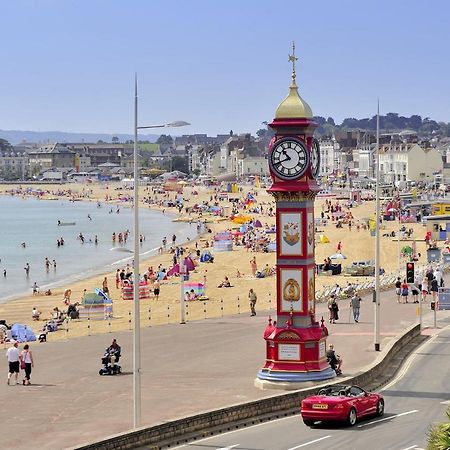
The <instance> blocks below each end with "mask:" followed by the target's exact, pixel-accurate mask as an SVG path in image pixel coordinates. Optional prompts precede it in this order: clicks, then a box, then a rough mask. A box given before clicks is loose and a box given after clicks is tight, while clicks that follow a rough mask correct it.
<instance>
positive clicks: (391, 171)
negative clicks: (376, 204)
mask: <svg viewBox="0 0 450 450" xmlns="http://www.w3.org/2000/svg"><path fill="white" fill-rule="evenodd" d="M442 170H443V160H442V156H441V154H440V153H439V152H438V151H437V150H436V149H434V148H426V149H424V148H422V147H421V146H420V145H419V144H386V145H382V146H381V147H380V177H381V179H382V180H383V181H384V182H386V183H396V184H397V185H398V184H399V182H407V181H416V182H418V181H422V182H432V181H433V179H434V175H435V174H436V173H438V172H441V173H442Z"/></svg>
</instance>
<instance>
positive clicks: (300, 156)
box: [269, 139, 309, 180]
mask: <svg viewBox="0 0 450 450" xmlns="http://www.w3.org/2000/svg"><path fill="white" fill-rule="evenodd" d="M269 164H270V168H271V170H272V172H273V173H274V175H275V176H277V177H279V178H281V179H283V180H295V179H297V178H300V177H301V176H302V175H303V174H304V173H305V171H306V169H307V167H308V164H309V153H308V150H307V149H306V147H305V144H303V142H300V141H297V140H294V139H281V140H279V141H278V142H277V143H276V144H275V146H274V148H273V150H272V153H271V154H270V158H269Z"/></svg>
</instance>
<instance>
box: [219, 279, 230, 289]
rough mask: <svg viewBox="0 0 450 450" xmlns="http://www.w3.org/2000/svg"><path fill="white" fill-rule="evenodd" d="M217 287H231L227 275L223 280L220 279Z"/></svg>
mask: <svg viewBox="0 0 450 450" xmlns="http://www.w3.org/2000/svg"><path fill="white" fill-rule="evenodd" d="M217 287H220V288H221V287H231V283H230V280H229V279H228V277H225V278H224V280H223V281H222V283H220V284H219V286H217Z"/></svg>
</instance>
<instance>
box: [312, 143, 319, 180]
mask: <svg viewBox="0 0 450 450" xmlns="http://www.w3.org/2000/svg"><path fill="white" fill-rule="evenodd" d="M319 170H320V145H319V141H318V140H317V139H314V141H313V145H312V149H311V173H312V175H313V177H314V178H317V175H319Z"/></svg>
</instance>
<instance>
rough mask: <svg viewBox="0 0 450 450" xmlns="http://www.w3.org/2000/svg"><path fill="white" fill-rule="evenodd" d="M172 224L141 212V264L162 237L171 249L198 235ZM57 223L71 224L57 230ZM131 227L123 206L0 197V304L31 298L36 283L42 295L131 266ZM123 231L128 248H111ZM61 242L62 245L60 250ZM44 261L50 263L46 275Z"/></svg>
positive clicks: (128, 210)
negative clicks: (54, 265)
mask: <svg viewBox="0 0 450 450" xmlns="http://www.w3.org/2000/svg"><path fill="white" fill-rule="evenodd" d="M117 210H118V211H119V212H117ZM89 217H90V218H89ZM174 218H175V215H172V214H168V213H167V212H166V213H165V214H163V213H162V212H158V211H152V210H150V209H148V208H146V207H144V206H143V207H140V209H139V228H140V230H139V231H140V234H142V235H143V236H144V237H145V240H144V241H143V242H142V244H141V246H140V248H141V252H140V257H141V261H142V258H145V257H149V256H152V255H155V254H157V252H158V249H159V247H160V246H161V242H162V239H163V238H164V237H167V242H168V245H170V243H171V242H172V235H173V234H175V235H176V237H177V238H176V243H177V244H180V243H182V242H186V241H187V240H188V238H189V239H192V238H194V237H195V236H196V235H197V229H196V225H195V223H194V224H192V225H190V224H188V223H183V222H173V219H174ZM58 221H60V222H61V223H63V224H64V223H66V224H67V223H75V224H74V225H60V226H58ZM133 224H134V212H133V209H132V208H130V207H128V206H126V205H123V204H121V203H118V204H114V205H111V204H106V203H100V204H99V205H98V204H97V202H96V201H75V202H72V201H69V200H68V199H67V200H65V199H58V200H38V199H34V198H21V197H16V196H10V197H6V196H5V197H0V303H4V302H6V301H8V300H11V299H14V298H17V297H20V296H22V295H23V294H30V293H31V291H32V285H33V283H34V282H36V283H37V284H38V286H39V288H40V290H41V292H42V291H43V290H46V289H49V288H50V289H51V288H52V287H57V286H63V287H66V286H67V287H70V284H71V283H72V282H75V281H79V280H82V279H84V278H87V277H90V276H92V275H96V274H101V273H106V272H111V271H114V270H116V269H117V268H119V267H123V266H125V265H126V264H127V263H129V264H131V263H132V260H133V251H134V236H133ZM126 230H129V231H130V234H129V237H128V240H127V243H126V244H122V245H121V244H119V243H118V241H117V240H116V244H115V245H114V244H113V242H112V234H113V232H115V233H116V235H118V234H119V233H120V232H122V233H123V232H124V231H126ZM80 233H81V234H82V235H83V236H84V238H85V239H84V243H82V242H81V240H80V239H79V235H80ZM95 235H97V240H98V243H97V244H95ZM61 238H63V239H64V245H63V246H60V247H58V245H57V241H58V239H61ZM23 243H24V245H22V244H23ZM45 258H48V259H49V260H50V262H51V266H50V268H49V270H48V271H47V269H46V266H45ZM53 260H55V261H56V268H55V267H53ZM27 263H28V264H29V265H30V270H29V275H28V276H27V275H26V271H25V266H26V264H27ZM110 283H111V284H112V283H114V280H110Z"/></svg>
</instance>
